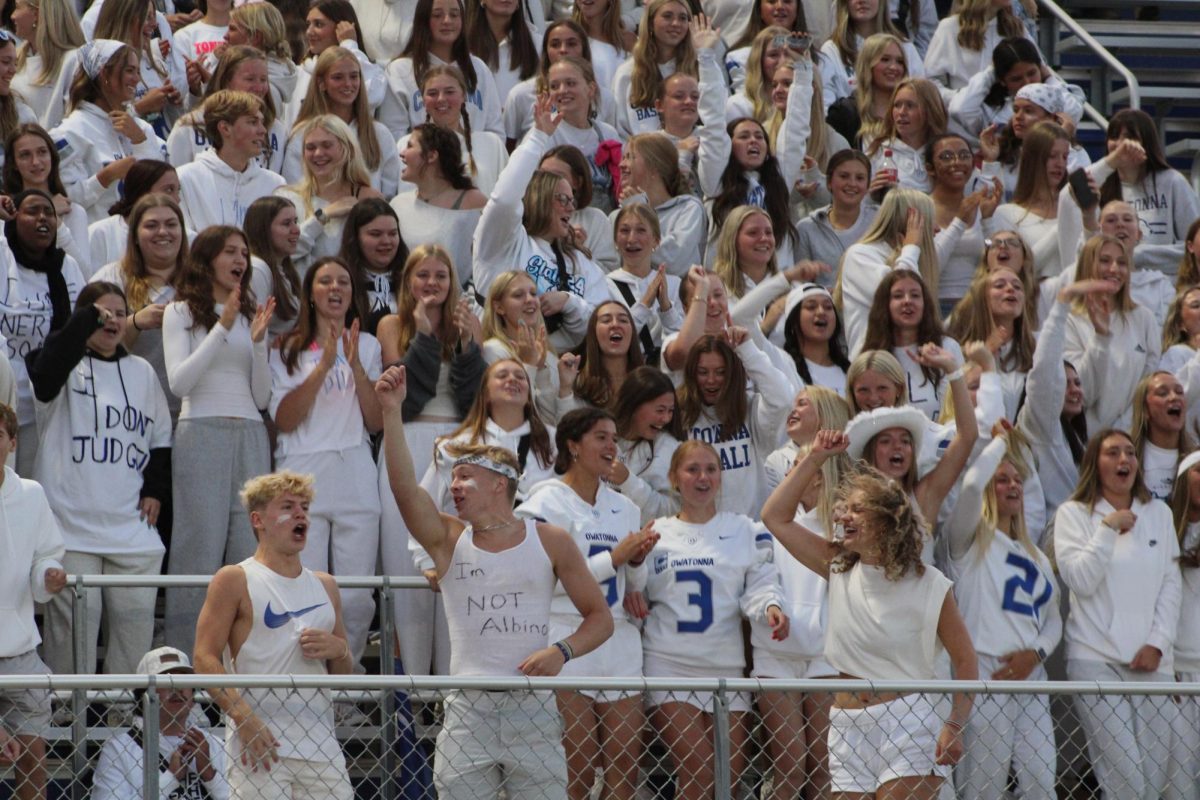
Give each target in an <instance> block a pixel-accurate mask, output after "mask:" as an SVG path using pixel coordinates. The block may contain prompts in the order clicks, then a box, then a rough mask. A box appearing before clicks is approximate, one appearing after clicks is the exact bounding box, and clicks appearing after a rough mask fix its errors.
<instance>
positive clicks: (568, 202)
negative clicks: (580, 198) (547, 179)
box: [554, 192, 575, 208]
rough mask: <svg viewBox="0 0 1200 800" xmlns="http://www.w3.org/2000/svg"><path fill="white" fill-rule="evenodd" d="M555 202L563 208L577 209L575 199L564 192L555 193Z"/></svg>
mask: <svg viewBox="0 0 1200 800" xmlns="http://www.w3.org/2000/svg"><path fill="white" fill-rule="evenodd" d="M554 202H556V203H558V204H559V205H560V206H562V207H563V208H575V198H574V197H572V196H571V195H569V194H564V193H563V192H555V193H554Z"/></svg>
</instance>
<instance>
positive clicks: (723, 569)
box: [642, 512, 784, 675]
mask: <svg viewBox="0 0 1200 800" xmlns="http://www.w3.org/2000/svg"><path fill="white" fill-rule="evenodd" d="M654 529H655V530H656V531H657V532H658V533H659V535H660V536H661V537H662V538H661V539H659V542H658V546H657V547H655V548H654V551H653V552H652V553H651V554H650V556H651V559H652V560H651V566H650V570H649V573H648V574H647V576H646V599H647V600H648V601H649V603H650V616H649V617H647V618H646V621H645V624H644V626H643V628H642V648H643V650H644V651H645V652H646V654H647V655H649V654H653V655H654V657H655V659H656V660H658V661H660V662H667V663H674V664H678V665H679V666H680V667H682V668H683V669H689V668H691V669H694V668H696V667H700V668H703V669H711V670H713V671H714V672H716V671H720V672H723V673H724V674H728V675H741V673H742V670H743V669H744V668H745V666H746V661H745V655H744V652H743V647H742V623H741V615H743V614H744V615H745V616H746V617H747V618H749V619H761V618H764V616H765V614H766V610H767V607H768V606H772V605H776V606H779V607H780V608H782V607H783V605H784V603H783V595H782V593H781V592H780V589H779V574H778V573H777V572H776V571H775V567H774V565H772V564H771V562H770V560H769V558H768V555H767V552H766V551H765V550H762V549H760V548H758V547H757V546H756V545H755V536H756V535H757V529H756V527H755V524H754V522H753V521H752V520H751V519H750V518H749V517H746V516H744V515H742V514H730V513H728V512H720V513H718V514H717V515H716V516H715V517H713V518H712V519H711V520H709V521H708V522H706V523H704V524H703V525H698V524H693V523H688V522H683V521H682V520H680V519H679V518H678V517H662V518H660V519H657V520H655V522H654Z"/></svg>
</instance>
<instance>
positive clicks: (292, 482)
mask: <svg viewBox="0 0 1200 800" xmlns="http://www.w3.org/2000/svg"><path fill="white" fill-rule="evenodd" d="M313 483H314V478H313V476H312V475H302V474H300V473H299V472H292V471H291V470H290V469H281V470H279V471H278V472H271V473H268V474H266V475H259V476H258V477H256V478H251V479H250V480H248V481H246V482H245V483H244V484H242V490H241V491H240V492H239V493H238V497H239V498H240V499H241V501H242V507H243V508H245V509H246V511H262V510H263V509H264V508H266V507H267V506H268V505H270V503H271V501H272V500H274V499H275V498H277V497H281V496H282V495H285V494H294V495H296V496H297V497H300V498H303V499H304V500H308V501H310V502H311V501H312V499H313Z"/></svg>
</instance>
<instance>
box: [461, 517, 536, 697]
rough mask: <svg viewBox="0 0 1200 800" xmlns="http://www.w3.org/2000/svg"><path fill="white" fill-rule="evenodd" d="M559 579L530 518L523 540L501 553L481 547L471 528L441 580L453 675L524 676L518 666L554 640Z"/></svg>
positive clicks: (465, 532) (463, 536)
mask: <svg viewBox="0 0 1200 800" xmlns="http://www.w3.org/2000/svg"><path fill="white" fill-rule="evenodd" d="M556 583H558V578H557V577H555V575H554V566H553V565H552V564H551V563H550V556H548V555H547V554H546V551H545V549H544V548H543V547H542V540H541V537H540V536H538V532H537V523H536V522H535V521H534V520H525V538H524V539H522V540H521V543H520V544H518V545H515V546H513V547H510V548H508V549H507V550H503V551H501V552H499V553H489V552H487V551H486V550H480V549H479V548H478V547H476V546H475V542H474V537H473V535H472V533H471V528H470V527H469V526H468V527H467V529H466V530H464V531H463V532H462V535H461V536H459V537H458V543H457V544H456V545H455V546H454V557H453V558H452V559H451V561H450V567H449V569H447V570H446V574H445V575H444V576H443V577H442V579H441V587H442V595H443V598H444V599H445V601H446V622H447V623H448V624H449V627H450V674H451V675H483V676H494V675H500V676H511V675H519V674H521V673H520V671H519V670H518V669H517V666H518V665H519V664H520V663H521V662H522V661H524V660H525V659H526V658H527V657H528V656H529V655H530V654H531V653H533V652H535V651H537V650H541V649H542V648H543V647H545V646H546V645H547V644H549V640H548V638H547V637H548V636H549V635H550V598H551V597H552V596H553V595H554V585H555V584H556Z"/></svg>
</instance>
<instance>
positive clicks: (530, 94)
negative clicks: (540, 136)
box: [471, 40, 617, 142]
mask: <svg viewBox="0 0 1200 800" xmlns="http://www.w3.org/2000/svg"><path fill="white" fill-rule="evenodd" d="M591 42H592V68H593V69H595V70H596V88H597V89H599V90H600V100H599V104H598V106H599V107H598V108H597V113H596V121H597V122H601V123H603V124H605V125H608V126H609V127H610V128H615V127H616V126H617V103H616V101H615V100H613V95H612V90H611V89H610V88H609V87H610V86H611V84H612V80H611V76H610V79H609V80H608V81H605V80H604V77H603V76H602V75H601V74H600V70H599V66H598V65H597V64H596V63H595V56H596V42H595V40H591ZM613 70H614V71H615V70H616V65H615V64H614V65H613ZM536 100H537V76H536V75H534V76H533V77H532V78H527V79H526V80H523V81H521V82H520V83H518V84H517V85H516V86H514V87H513V88H512V91H510V92H509V93H508V99H506V100H505V101H504V110H503V112H502V119H501V126H502V127H503V128H504V130H503V131H501V132H500V133H501V135H503V136H504V137H506V138H508V139H512V140H513V141H514V142H519V141H521V139H523V138H525V134H527V133H529V131H530V129H531V128H533V105H534V103H535V101H536ZM471 124H472V125H474V124H475V123H474V120H472V122H471ZM489 130H490V129H489Z"/></svg>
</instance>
